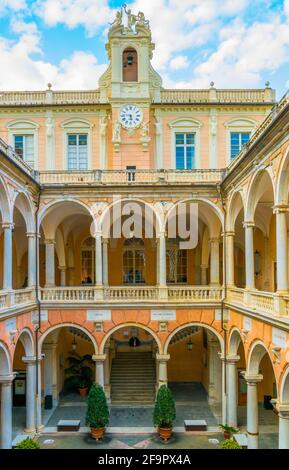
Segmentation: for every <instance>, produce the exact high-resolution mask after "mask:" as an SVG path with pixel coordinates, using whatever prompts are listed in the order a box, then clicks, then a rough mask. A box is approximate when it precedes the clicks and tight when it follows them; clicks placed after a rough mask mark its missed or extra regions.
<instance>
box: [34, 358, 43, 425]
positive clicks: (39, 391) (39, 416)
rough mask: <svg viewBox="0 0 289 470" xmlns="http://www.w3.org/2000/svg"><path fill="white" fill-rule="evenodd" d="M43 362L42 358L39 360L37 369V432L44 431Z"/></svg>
mask: <svg viewBox="0 0 289 470" xmlns="http://www.w3.org/2000/svg"><path fill="white" fill-rule="evenodd" d="M41 360H42V356H41V357H40V358H39V360H38V367H37V377H36V380H37V384H38V386H37V391H36V397H35V406H36V430H37V431H41V430H42V429H43V424H42V389H41Z"/></svg>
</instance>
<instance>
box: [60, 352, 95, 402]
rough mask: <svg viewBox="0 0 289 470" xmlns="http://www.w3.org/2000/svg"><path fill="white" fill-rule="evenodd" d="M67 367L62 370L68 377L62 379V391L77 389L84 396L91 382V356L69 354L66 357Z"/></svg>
mask: <svg viewBox="0 0 289 470" xmlns="http://www.w3.org/2000/svg"><path fill="white" fill-rule="evenodd" d="M66 360H67V361H68V364H69V367H67V368H66V369H65V370H64V372H65V374H66V375H68V377H67V378H66V379H65V381H64V393H69V392H71V391H76V390H78V392H79V394H80V395H81V396H86V395H87V393H88V390H89V388H90V387H91V384H92V369H91V367H90V366H91V365H92V364H93V361H92V357H91V356H90V355H89V354H86V355H85V356H82V357H81V356H78V355H77V354H75V355H74V356H69V357H68V358H67V359H66Z"/></svg>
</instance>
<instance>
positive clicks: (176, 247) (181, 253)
mask: <svg viewBox="0 0 289 470" xmlns="http://www.w3.org/2000/svg"><path fill="white" fill-rule="evenodd" d="M166 251H167V283H172V284H177V283H178V284H183V283H186V282H187V281H188V274H187V269H188V262H187V259H188V252H187V250H180V240H178V239H176V240H168V241H167V250H166Z"/></svg>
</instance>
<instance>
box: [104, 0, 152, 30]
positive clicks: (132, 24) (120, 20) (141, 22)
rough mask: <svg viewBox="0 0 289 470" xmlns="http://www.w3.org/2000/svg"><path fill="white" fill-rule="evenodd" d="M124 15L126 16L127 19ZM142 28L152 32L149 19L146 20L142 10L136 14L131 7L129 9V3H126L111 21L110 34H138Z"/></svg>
mask: <svg viewBox="0 0 289 470" xmlns="http://www.w3.org/2000/svg"><path fill="white" fill-rule="evenodd" d="M124 14H125V15H124ZM124 16H126V18H125V21H124ZM140 30H147V31H148V32H149V33H150V25H149V21H148V20H146V18H145V15H144V13H143V12H142V11H139V12H138V14H137V15H134V14H133V13H132V12H131V9H130V8H129V9H128V7H127V5H126V4H124V5H123V6H122V7H121V9H120V11H118V12H117V13H116V17H115V19H114V21H113V22H112V23H110V29H109V34H113V33H119V32H120V33H121V34H124V35H126V34H127V35H130V34H138V32H139V31H140Z"/></svg>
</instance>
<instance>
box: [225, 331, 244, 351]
mask: <svg viewBox="0 0 289 470" xmlns="http://www.w3.org/2000/svg"><path fill="white" fill-rule="evenodd" d="M241 343H242V344H243V340H242V336H241V332H240V331H239V330H238V328H237V327H234V328H232V330H231V332H230V335H229V341H228V353H229V354H230V355H232V356H237V352H238V348H239V346H240V344H241ZM243 346H244V344H243Z"/></svg>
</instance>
